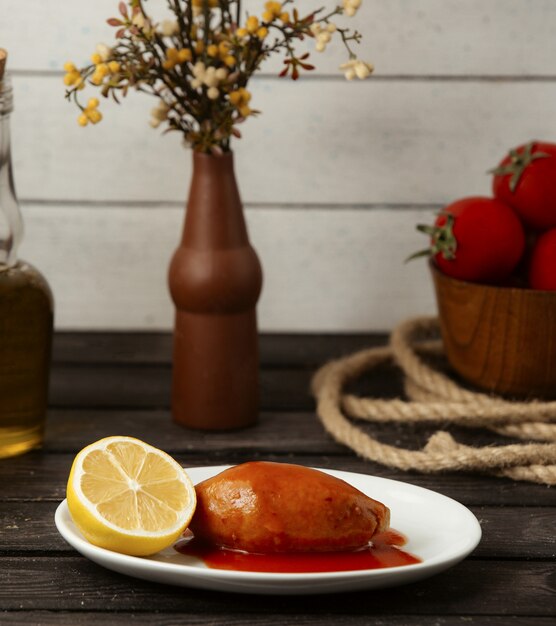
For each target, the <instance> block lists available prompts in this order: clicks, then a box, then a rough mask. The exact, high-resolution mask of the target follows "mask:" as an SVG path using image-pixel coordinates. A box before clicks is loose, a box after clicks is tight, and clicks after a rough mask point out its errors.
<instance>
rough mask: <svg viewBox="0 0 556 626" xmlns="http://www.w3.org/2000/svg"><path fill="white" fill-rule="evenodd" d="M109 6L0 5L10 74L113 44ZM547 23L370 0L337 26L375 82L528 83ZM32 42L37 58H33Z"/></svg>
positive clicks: (549, 46) (473, 1)
mask: <svg viewBox="0 0 556 626" xmlns="http://www.w3.org/2000/svg"><path fill="white" fill-rule="evenodd" d="M116 4H117V3H114V2H113V0H96V1H95V2H75V0H27V2H26V3H25V6H24V7H23V5H22V3H21V1H20V0H3V3H2V6H3V14H4V15H9V16H10V20H9V22H8V21H6V22H3V23H2V25H0V35H1V37H0V38H1V39H2V41H3V44H4V46H5V47H7V48H8V49H9V50H10V51H11V54H12V57H13V58H12V60H11V65H12V67H13V68H15V69H17V70H33V71H36V70H43V71H44V70H61V68H62V65H63V64H64V63H65V62H66V61H67V60H68V59H70V58H71V59H74V60H76V61H77V62H86V61H87V57H88V55H89V53H90V51H92V49H93V48H94V46H95V44H96V43H97V42H98V41H106V42H107V43H109V41H110V40H111V38H112V37H113V29H111V28H109V27H108V26H107V25H106V23H105V20H106V18H107V17H110V16H112V15H114V14H116V13H117V9H116ZM157 4H158V6H157ZM157 4H155V3H151V4H150V5H149V6H148V10H149V11H152V12H153V13H154V14H155V15H159V13H158V12H159V11H161V10H162V7H164V4H165V3H157ZM262 5H263V1H262V0H247V1H246V2H244V7H245V8H246V9H248V10H252V11H254V12H256V13H258V14H260V12H261V8H262ZM321 5H325V6H332V5H333V2H325V3H319V2H311V3H309V2H304V3H303V5H302V7H303V8H304V9H305V7H307V9H306V10H307V11H309V10H310V9H311V8H313V7H315V8H317V7H320V6H321ZM555 19H556V8H555V6H554V3H553V2H551V0H529V1H528V2H526V3H524V2H523V1H522V0H488V2H485V1H484V0H465V2H461V1H460V0H373V2H364V3H363V5H362V7H361V9H360V10H359V12H358V13H357V16H356V17H355V18H354V19H344V20H342V22H343V23H344V24H346V25H347V24H349V25H352V24H353V25H354V26H356V27H357V29H358V30H359V31H361V32H362V33H363V34H364V39H363V43H362V44H361V46H359V48H358V51H360V52H359V54H360V56H362V57H364V58H370V59H372V60H373V61H374V62H375V64H376V66H377V73H378V74H379V75H399V74H405V75H410V76H414V75H423V74H425V75H433V76H435V75H450V76H452V75H479V76H492V75H494V76H497V75H510V76H515V75H524V76H530V75H539V74H540V75H554V65H553V63H552V61H551V59H553V58H554V56H555V54H556V44H555V42H554V37H553V32H552V30H553V29H552V26H553V24H554V20H555ZM66 22H67V23H71V24H72V28H71V29H68V28H66V27H65V23H66ZM45 24H48V29H47V30H46V31H45V27H44V25H45ZM4 25H5V28H2V27H4ZM8 25H9V26H10V28H7V26H8ZM37 41H40V42H41V50H42V52H41V54H40V55H36V54H34V52H35V49H36V42H37ZM311 43H312V42H311ZM308 48H309V50H313V49H314V45H309V46H308ZM447 51H449V54H447ZM344 59H345V53H344V50H343V48H342V46H340V45H332V46H330V47H329V49H328V50H327V53H326V54H322V55H319V54H316V53H315V54H313V61H314V62H315V63H316V64H317V68H318V69H317V71H318V72H319V73H324V74H337V73H338V71H337V70H338V65H339V64H340V63H342V62H343V61H344ZM280 63H281V60H279V59H276V60H274V61H270V62H269V63H267V64H266V66H265V68H264V71H266V72H276V71H277V69H278V68H279V67H280Z"/></svg>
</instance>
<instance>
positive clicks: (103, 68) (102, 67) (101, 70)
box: [95, 63, 110, 78]
mask: <svg viewBox="0 0 556 626" xmlns="http://www.w3.org/2000/svg"><path fill="white" fill-rule="evenodd" d="M109 73H110V70H109V69H108V65H106V63H99V64H98V65H97V67H96V69H95V74H98V75H99V76H101V77H102V78H104V77H105V76H106V75H107V74H109Z"/></svg>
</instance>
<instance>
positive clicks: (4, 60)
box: [0, 48, 8, 80]
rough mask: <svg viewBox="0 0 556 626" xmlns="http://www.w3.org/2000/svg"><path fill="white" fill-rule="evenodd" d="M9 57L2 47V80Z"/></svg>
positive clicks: (0, 53)
mask: <svg viewBox="0 0 556 626" xmlns="http://www.w3.org/2000/svg"><path fill="white" fill-rule="evenodd" d="M7 58H8V53H7V52H6V50H4V48H0V80H2V78H3V77H4V70H5V69H6V59H7Z"/></svg>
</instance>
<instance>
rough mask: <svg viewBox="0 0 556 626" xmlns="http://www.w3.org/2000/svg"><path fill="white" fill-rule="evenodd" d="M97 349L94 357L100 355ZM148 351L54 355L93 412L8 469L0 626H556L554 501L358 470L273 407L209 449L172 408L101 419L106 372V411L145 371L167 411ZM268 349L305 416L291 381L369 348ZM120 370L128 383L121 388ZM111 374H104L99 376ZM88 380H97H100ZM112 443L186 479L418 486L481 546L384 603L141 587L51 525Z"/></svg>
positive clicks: (511, 487) (0, 529) (128, 345)
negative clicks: (263, 463)
mask: <svg viewBox="0 0 556 626" xmlns="http://www.w3.org/2000/svg"><path fill="white" fill-rule="evenodd" d="M95 337H96V338H97V343H96V346H94V349H91V345H92V342H94V340H95ZM147 339H148V341H147V342H145V344H144V345H137V346H136V347H135V348H134V346H133V343H134V342H135V343H140V342H141V335H128V336H126V337H120V338H119V337H117V336H116V335H114V334H112V335H109V336H103V335H99V334H93V333H91V334H88V335H86V336H85V337H83V338H82V339H80V337H79V336H77V335H68V334H65V335H64V336H63V337H61V338H60V340H61V342H59V341H57V344H58V348H57V350H58V356H60V355H61V356H62V357H63V358H61V359H60V361H59V362H58V363H57V364H56V365H55V367H54V371H55V372H56V371H59V372H62V373H63V376H62V378H67V376H66V374H65V372H66V371H67V370H70V369H71V370H73V371H74V372H75V374H73V376H74V378H71V381H73V383H74V384H75V385H77V387H78V388H79V389H80V390H81V392H79V391H78V392H76V393H75V395H74V396H72V395H71V394H70V390H69V387H68V388H66V391H64V392H63V393H62V392H60V396H59V397H60V399H61V402H62V403H64V402H66V400H64V397H67V398H73V399H76V400H77V401H78V403H81V404H82V405H83V406H82V408H80V409H76V408H73V407H71V406H68V407H67V408H64V409H52V410H51V412H50V414H49V418H48V426H47V434H46V442H45V447H44V449H43V450H42V451H35V452H32V453H29V454H27V455H23V456H21V457H16V458H13V459H7V460H4V461H3V462H2V463H0V485H1V487H0V571H1V572H2V585H0V611H1V612H0V622H1V623H2V624H8V625H9V624H12V623H13V624H20V623H27V624H77V625H81V624H89V623H97V622H99V621H104V622H106V623H109V624H111V623H114V624H123V623H126V624H127V623H132V622H134V621H136V622H137V623H149V624H162V625H163V626H169V625H170V624H189V625H194V626H200V624H215V625H216V626H220V625H223V624H224V623H226V624H229V625H232V626H235V625H236V624H237V625H238V626H239V624H255V625H258V626H263V625H264V626H266V625H268V626H270V624H276V623H278V624H288V625H289V624H292V625H299V624H301V625H307V626H309V625H313V624H324V625H328V624H330V625H335V626H337V625H341V626H343V625H344V624H345V625H346V626H347V624H356V625H359V624H361V625H362V624H368V623H370V621H372V623H373V624H378V625H379V626H402V625H404V626H406V625H407V626H417V625H418V624H424V623H426V624H429V623H430V624H436V625H438V626H455V624H459V623H463V622H465V623H470V624H476V625H477V626H502V625H503V626H506V625H509V626H512V625H514V626H521V625H522V624H523V625H529V626H548V624H552V622H553V615H554V613H555V611H556V594H555V585H556V579H555V576H554V558H555V541H554V536H553V527H554V524H555V522H556V490H554V489H549V488H546V487H542V486H540V485H532V484H528V483H517V482H512V481H510V480H503V479H495V478H489V477H481V476H477V475H466V474H457V475H456V474H446V475H433V476H426V475H417V474H412V473H403V472H397V471H391V470H388V469H387V468H384V467H380V466H378V465H375V464H372V463H367V462H365V461H363V460H362V459H358V458H356V457H355V456H354V455H353V454H351V453H349V452H347V451H346V450H345V449H344V448H343V447H342V446H338V445H337V444H335V443H334V442H332V441H331V440H330V439H329V438H328V436H327V435H326V434H325V432H324V430H323V429H322V427H321V426H320V424H319V422H318V421H317V419H316V416H315V415H314V414H313V413H312V412H301V411H299V410H297V411H286V412H284V411H279V410H277V409H276V407H274V408H272V409H271V410H270V411H268V412H266V413H264V414H263V415H262V416H261V420H260V422H259V424H258V425H257V426H255V427H253V428H249V429H245V430H244V431H239V432H234V433H218V434H217V435H209V434H207V433H200V432H193V431H188V430H186V429H181V428H178V427H176V426H174V425H173V424H172V423H171V422H170V419H169V412H168V410H167V409H165V408H160V409H152V410H150V409H147V408H146V407H145V406H143V407H141V406H139V407H138V409H137V410H130V409H121V410H114V409H95V408H93V406H94V404H95V398H94V396H93V394H92V393H91V392H90V389H91V385H96V386H97V391H98V389H102V387H103V386H105V387H106V386H107V385H106V378H107V377H106V375H105V374H106V373H107V372H108V373H109V374H110V376H111V377H112V378H113V379H114V383H113V384H112V387H111V390H110V392H109V397H110V398H111V399H112V400H113V401H115V402H116V403H117V402H118V397H119V396H118V385H117V383H118V380H121V381H122V382H123V385H122V387H121V389H120V392H119V393H121V394H122V396H123V397H124V398H127V397H130V395H131V393H130V388H127V389H126V385H131V384H132V377H131V376H129V374H127V373H125V372H132V371H133V370H136V371H137V372H140V371H142V370H146V371H147V372H150V373H152V374H153V375H154V376H155V379H154V380H153V382H152V383H151V387H150V391H149V394H152V396H153V397H154V398H156V397H157V394H161V392H163V391H164V383H162V382H161V381H162V380H163V377H164V376H165V375H166V373H167V372H169V366H168V357H167V356H166V354H165V350H166V349H167V347H168V345H169V344H168V343H167V341H166V340H167V335H151V336H149V337H148V338H147ZM165 339H166V340H165ZM270 339H271V341H270V342H268V343H266V344H263V345H266V346H267V347H266V348H265V354H263V361H264V362H265V363H267V365H266V366H265V368H264V369H263V372H264V373H265V375H267V374H268V375H271V376H275V375H276V376H279V375H280V374H281V373H286V381H284V382H280V383H278V388H280V389H282V393H283V394H284V395H285V396H286V397H287V398H289V400H288V401H291V402H293V403H294V404H297V403H299V401H300V398H301V396H300V395H299V394H300V388H297V387H295V385H294V386H293V387H292V388H291V390H289V389H288V383H287V380H288V376H289V375H290V374H289V373H291V372H294V373H295V372H297V374H295V376H302V375H307V374H308V373H310V372H311V371H312V369H313V366H312V363H314V362H315V361H316V360H317V359H321V358H323V359H326V358H327V357H332V356H336V355H337V354H338V353H340V352H341V351H342V350H344V349H352V348H356V347H357V345H358V344H357V342H360V341H363V342H366V341H367V339H366V338H365V337H360V338H352V339H349V340H348V339H347V338H345V337H331V338H320V340H319V338H317V337H311V338H309V340H307V341H305V340H304V338H303V337H302V336H298V337H291V336H290V337H288V338H284V341H283V345H281V346H279V349H277V344H276V342H279V341H280V338H279V337H272V338H270ZM376 340H377V338H376V337H375V341H376ZM292 342H295V343H296V347H297V348H296V351H294V353H295V354H294V356H293V357H292V359H291V361H289V360H288V357H287V355H288V351H287V346H288V344H290V345H291V343H292ZM149 348H152V350H153V353H152V355H151V354H150V353H149ZM267 350H268V352H267ZM112 354H114V355H115V358H114V362H113V363H111V355H112ZM80 358H82V359H83V360H82V361H81V360H80ZM119 370H121V372H124V374H123V378H121V379H120V374H119ZM103 371H105V374H101V373H102V372H103ZM79 372H81V376H82V379H83V380H82V381H81V382H79V380H78V373H79ZM91 372H97V374H95V375H93V376H91ZM156 372H158V374H156ZM95 376H100V377H101V378H100V379H99V378H95ZM103 376H104V378H103ZM128 376H129V378H128ZM157 376H158V378H157ZM67 380H68V381H69V380H70V379H69V378H67ZM299 380H301V378H300V379H299ZM99 381H100V382H99ZM126 381H127V382H126ZM137 381H139V382H140V381H141V379H140V378H138V379H136V382H137ZM108 387H110V385H108ZM371 388H373V389H374V392H375V393H378V392H380V391H381V390H382V391H383V392H384V393H399V390H400V380H399V378H396V376H392V372H391V370H390V371H389V370H388V368H386V369H384V370H383V371H378V372H377V373H376V374H375V376H373V377H372V381H371ZM83 390H85V391H83ZM72 393H73V392H72ZM80 393H83V395H81V400H79V398H80ZM64 394H68V395H67V396H65V395H64ZM147 395H148V394H147ZM161 397H162V396H161V395H158V398H161ZM270 397H271V396H269V398H270ZM144 399H145V398H143V400H144ZM139 404H140V403H139ZM115 429H118V430H119V429H122V430H121V431H120V432H122V431H127V434H134V435H135V436H138V437H140V438H142V439H145V440H147V441H150V442H151V443H156V444H157V445H160V446H162V447H164V448H165V449H167V450H168V451H169V452H172V454H173V455H174V456H175V458H176V459H177V460H178V461H179V462H180V463H182V464H183V465H184V466H200V465H215V464H233V463H241V462H244V461H247V460H258V459H260V460H262V459H266V460H274V461H286V462H293V463H299V464H302V465H307V466H313V467H325V468H336V469H344V470H347V471H355V472H363V473H371V474H375V475H377V476H383V477H385V478H393V479H397V480H402V481H409V482H411V483H413V484H415V485H420V486H423V487H426V488H429V489H433V490H434V491H438V492H439V493H443V494H445V495H447V496H450V497H453V498H455V499H457V500H459V501H460V502H462V503H464V504H466V505H467V506H469V507H471V509H472V510H473V512H474V513H475V515H476V516H477V517H478V519H479V520H480V522H481V525H482V528H483V540H482V542H481V544H480V545H479V546H478V548H477V549H476V551H475V552H474V553H473V555H471V557H470V558H468V559H467V560H466V561H464V562H463V563H461V564H459V565H458V566H456V567H454V568H453V569H451V570H449V571H447V572H446V573H443V574H442V575H441V576H436V577H433V578H431V579H429V580H427V581H423V582H422V583H418V584H413V585H407V586H403V587H399V588H396V589H387V590H381V591H380V593H368V592H364V593H354V594H349V596H348V595H344V596H332V595H329V596H320V597H301V598H296V597H294V598H287V600H286V601H284V599H283V598H272V597H254V596H253V597H249V598H246V597H245V596H239V595H233V594H220V593H213V592H204V591H196V590H190V589H181V588H174V587H171V586H163V585H156V584H152V583H148V582H143V581H140V580H135V579H133V580H132V579H130V578H128V577H125V576H120V575H118V574H114V573H112V572H110V571H108V570H105V569H103V568H101V567H99V566H96V565H95V564H93V563H92V562H90V561H88V560H86V559H84V558H82V557H78V556H76V553H75V552H74V551H73V550H72V549H71V548H70V547H69V546H68V545H66V544H65V543H64V541H63V540H62V538H61V537H60V536H59V535H58V534H57V531H56V530H55V527H54V524H53V521H52V520H53V514H54V510H55V508H56V506H57V505H58V503H59V502H60V501H61V500H62V499H63V498H64V496H65V483H66V480H67V476H68V473H69V469H70V466H71V463H72V461H73V458H74V454H75V453H76V451H77V450H78V449H79V448H81V447H82V446H83V445H84V444H86V443H89V442H90V441H92V440H95V439H98V438H99V437H101V436H103V435H104V434H114V432H115ZM379 431H380V432H379V433H378V434H379V436H380V437H381V438H384V440H385V441H388V442H391V443H397V444H398V445H400V444H403V445H409V446H413V447H415V446H419V445H421V444H420V442H421V437H422V436H423V435H425V436H426V433H419V432H417V430H414V429H409V428H405V427H399V428H398V427H387V426H385V425H383V426H381V427H380V429H379ZM465 436H468V437H470V438H474V442H475V444H477V443H481V444H482V443H484V437H485V435H480V434H477V433H474V434H472V433H471V431H469V432H468V433H467V434H464V433H463V432H462V433H460V432H457V433H456V438H457V439H458V440H459V439H460V438H464V437H465ZM500 439H501V438H498V440H500ZM462 440H464V439H462Z"/></svg>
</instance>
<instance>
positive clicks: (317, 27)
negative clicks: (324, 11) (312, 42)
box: [309, 22, 322, 37]
mask: <svg viewBox="0 0 556 626" xmlns="http://www.w3.org/2000/svg"><path fill="white" fill-rule="evenodd" d="M309 30H310V31H311V32H312V33H313V35H315V37H316V36H317V35H318V34H319V33H320V31H321V30H322V27H321V25H320V24H317V23H316V22H313V23H312V24H311V26H309Z"/></svg>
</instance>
